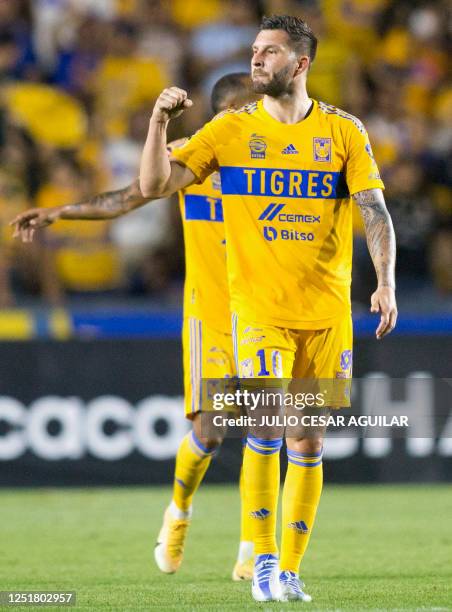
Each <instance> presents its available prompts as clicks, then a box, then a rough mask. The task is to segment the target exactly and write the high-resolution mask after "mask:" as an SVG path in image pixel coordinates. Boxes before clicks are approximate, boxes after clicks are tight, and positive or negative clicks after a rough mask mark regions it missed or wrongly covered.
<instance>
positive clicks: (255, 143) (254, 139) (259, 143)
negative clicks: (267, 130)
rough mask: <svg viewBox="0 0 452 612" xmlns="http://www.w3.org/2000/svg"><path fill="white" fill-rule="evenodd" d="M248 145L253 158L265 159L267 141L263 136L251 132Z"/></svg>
mask: <svg viewBox="0 0 452 612" xmlns="http://www.w3.org/2000/svg"><path fill="white" fill-rule="evenodd" d="M248 145H249V147H250V154H251V158H252V159H265V151H266V149H267V143H266V142H265V140H264V137H263V136H259V135H258V134H251V138H250V141H249V143H248Z"/></svg>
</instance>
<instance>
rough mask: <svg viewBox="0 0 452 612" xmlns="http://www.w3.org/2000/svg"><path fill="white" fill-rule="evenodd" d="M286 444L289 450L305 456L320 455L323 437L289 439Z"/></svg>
mask: <svg viewBox="0 0 452 612" xmlns="http://www.w3.org/2000/svg"><path fill="white" fill-rule="evenodd" d="M286 442H287V448H289V449H290V450H293V451H296V452H297V453H302V454H303V455H304V454H312V453H320V452H321V451H322V448H323V437H314V438H312V437H306V438H298V439H294V438H290V439H289V438H288V439H287V440H286Z"/></svg>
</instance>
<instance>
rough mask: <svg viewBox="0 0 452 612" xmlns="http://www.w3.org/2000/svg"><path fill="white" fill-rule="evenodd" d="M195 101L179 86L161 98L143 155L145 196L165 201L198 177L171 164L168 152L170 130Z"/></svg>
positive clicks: (141, 167) (141, 171) (185, 169)
mask: <svg viewBox="0 0 452 612" xmlns="http://www.w3.org/2000/svg"><path fill="white" fill-rule="evenodd" d="M192 104H193V102H192V101H191V100H189V99H188V97H187V92H186V91H184V90H183V89H179V88H178V87H170V88H169V89H164V90H163V92H162V93H161V94H160V96H159V97H158V99H157V102H156V103H155V106H154V109H153V111H152V116H151V119H150V121H149V130H148V135H147V138H146V143H145V145H144V149H143V153H142V155H141V163H140V189H141V193H142V195H143V196H144V197H147V198H161V197H164V196H167V195H171V194H172V193H174V192H175V191H179V189H183V188H184V187H187V186H188V185H191V184H192V183H194V182H195V181H196V180H197V177H196V176H195V175H194V174H193V172H192V171H191V170H190V169H189V168H187V167H186V166H184V165H182V164H180V163H178V162H177V161H171V160H170V159H169V158H168V152H167V128H168V123H169V122H170V120H171V119H174V118H175V117H178V116H179V115H180V114H181V113H183V111H184V110H185V109H186V108H190V107H191V106H192Z"/></svg>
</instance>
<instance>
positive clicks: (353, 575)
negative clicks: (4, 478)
mask: <svg viewBox="0 0 452 612" xmlns="http://www.w3.org/2000/svg"><path fill="white" fill-rule="evenodd" d="M169 496H170V489H169V488H165V487H159V488H123V489H91V490H87V489H82V490H78V489H77V490H74V489H46V490H22V491H12V490H3V491H0V590H21V589H23V590H51V589H54V590H63V591H64V590H75V591H77V605H76V608H75V609H84V610H90V611H96V610H117V611H121V612H123V611H131V612H136V611H138V610H151V609H155V610H162V611H163V610H174V611H176V610H177V611H182V610H196V611H200V612H201V611H210V610H216V611H222V612H223V611H225V612H228V611H229V610H237V611H242V610H261V611H262V612H264V611H265V612H267V611H270V612H276V611H279V610H295V609H299V608H300V607H304V608H306V606H307V607H308V609H309V610H310V611H311V612H314V611H316V610H331V611H333V610H334V611H339V610H341V611H342V610H359V611H361V610H435V611H440V610H441V611H442V610H451V609H452V607H451V606H452V593H451V588H452V529H451V527H452V525H451V522H452V491H451V487H450V486H448V487H447V486H374V487H361V486H360V487H358V486H355V487H351V486H347V487H346V486H342V487H340V486H326V487H325V489H324V494H323V497H322V501H321V505H320V510H319V514H318V520H317V524H316V526H315V530H314V534H313V537H312V540H311V545H310V548H309V550H308V553H307V555H306V558H305V561H304V565H303V572H302V574H303V578H304V580H305V582H306V583H307V585H308V587H309V588H308V589H307V590H308V592H309V593H311V594H312V596H313V599H314V601H313V602H312V603H311V604H283V603H277V602H275V603H269V604H255V603H254V602H253V601H252V600H251V594H250V586H249V583H239V584H237V583H233V582H232V581H231V580H230V574H231V570H232V566H233V562H234V559H235V554H236V548H237V541H238V520H239V511H238V491H237V488H236V487H232V486H204V487H201V490H200V491H199V493H198V495H197V497H196V504H195V513H194V518H193V524H192V526H191V530H190V533H189V537H188V541H187V546H186V555H185V559H184V563H183V566H182V568H181V570H180V571H179V573H178V574H176V575H173V576H165V575H161V574H160V573H159V572H158V571H157V570H156V568H155V566H154V562H153V556H152V549H153V545H154V541H155V537H156V533H157V531H158V528H159V526H160V520H161V515H162V510H163V508H164V506H165V504H166V503H167V501H168V499H169ZM4 609H5V610H7V609H13V608H12V607H8V608H4ZM14 609H20V610H26V609H28V610H30V609H36V610H37V609H38V608H35V607H34V608H30V607H28V608H22V607H21V608H16V607H14ZM42 609H43V608H42V607H40V608H39V610H42ZM59 609H61V608H59ZM68 609H69V610H71V609H74V608H68Z"/></svg>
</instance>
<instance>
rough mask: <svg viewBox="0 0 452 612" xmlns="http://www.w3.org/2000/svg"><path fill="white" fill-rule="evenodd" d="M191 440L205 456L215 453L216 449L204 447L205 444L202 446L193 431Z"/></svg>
mask: <svg viewBox="0 0 452 612" xmlns="http://www.w3.org/2000/svg"><path fill="white" fill-rule="evenodd" d="M191 439H192V440H193V442H194V443H195V445H196V446H197V447H198V448H199V449H200V450H201V451H202V452H203V453H204V454H205V455H212V454H213V453H214V452H215V451H216V448H213V449H209V448H207V447H205V446H204V444H201V442H200V441H199V440H198V438H197V437H196V434H195V432H194V431H193V430H192V431H191Z"/></svg>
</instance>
